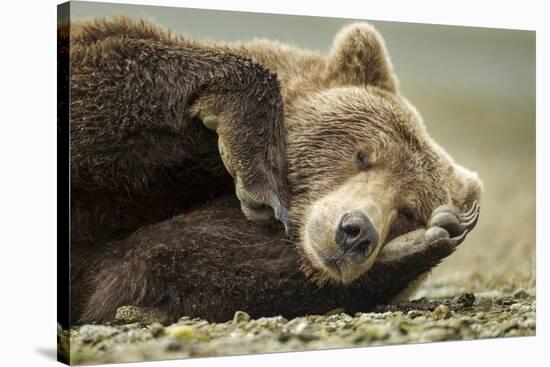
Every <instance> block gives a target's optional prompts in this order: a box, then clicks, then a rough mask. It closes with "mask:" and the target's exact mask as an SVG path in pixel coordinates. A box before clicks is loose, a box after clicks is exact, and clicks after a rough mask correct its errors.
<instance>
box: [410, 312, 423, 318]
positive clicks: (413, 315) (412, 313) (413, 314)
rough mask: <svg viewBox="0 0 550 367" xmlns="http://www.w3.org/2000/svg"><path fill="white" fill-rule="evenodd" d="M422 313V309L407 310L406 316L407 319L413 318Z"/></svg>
mask: <svg viewBox="0 0 550 367" xmlns="http://www.w3.org/2000/svg"><path fill="white" fill-rule="evenodd" d="M422 315H423V313H422V311H418V310H410V311H409V312H407V317H408V318H409V319H414V318H416V317H418V316H422Z"/></svg>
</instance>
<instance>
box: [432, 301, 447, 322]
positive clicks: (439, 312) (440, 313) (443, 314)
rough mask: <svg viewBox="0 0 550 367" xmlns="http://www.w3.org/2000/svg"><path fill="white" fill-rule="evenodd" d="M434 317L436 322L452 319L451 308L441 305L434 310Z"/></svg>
mask: <svg viewBox="0 0 550 367" xmlns="http://www.w3.org/2000/svg"><path fill="white" fill-rule="evenodd" d="M432 317H433V318H434V319H435V320H443V319H448V318H450V317H451V309H450V308H449V306H445V305H439V306H437V307H436V308H435V310H433V312H432Z"/></svg>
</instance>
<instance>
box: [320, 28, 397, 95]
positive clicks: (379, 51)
mask: <svg viewBox="0 0 550 367" xmlns="http://www.w3.org/2000/svg"><path fill="white" fill-rule="evenodd" d="M327 77H328V79H329V80H330V81H331V82H335V83H336V84H337V85H355V86H360V85H365V86H366V85H375V86H377V87H380V88H382V89H385V90H387V91H389V92H392V93H393V92H396V91H397V88H398V84H397V78H396V77H395V74H394V72H393V66H392V64H391V61H390V58H389V55H388V52H387V50H386V46H385V44H384V40H383V39H382V36H380V34H379V33H378V31H376V29H374V27H372V26H371V25H369V24H367V23H354V24H351V25H348V26H346V27H344V28H343V29H342V30H341V31H340V32H339V33H338V34H337V35H336V37H335V39H334V44H333V46H332V50H331V51H330V55H329V59H328V65H327Z"/></svg>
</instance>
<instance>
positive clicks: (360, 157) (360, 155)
mask: <svg viewBox="0 0 550 367" xmlns="http://www.w3.org/2000/svg"><path fill="white" fill-rule="evenodd" d="M355 162H356V163H357V167H358V168H359V169H360V170H363V171H364V170H366V169H368V168H369V166H370V164H369V162H368V160H367V156H366V155H365V153H364V152H363V151H361V150H360V151H358V152H357V153H356V154H355Z"/></svg>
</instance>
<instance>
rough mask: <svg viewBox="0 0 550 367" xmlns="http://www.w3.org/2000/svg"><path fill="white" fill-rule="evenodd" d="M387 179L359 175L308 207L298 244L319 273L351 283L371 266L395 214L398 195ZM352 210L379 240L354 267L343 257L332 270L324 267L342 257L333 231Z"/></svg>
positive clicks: (341, 251) (387, 177)
mask: <svg viewBox="0 0 550 367" xmlns="http://www.w3.org/2000/svg"><path fill="white" fill-rule="evenodd" d="M390 179H391V177H390V176H389V175H385V174H384V172H383V171H378V172H376V171H373V172H370V173H367V172H362V173H359V174H357V175H355V176H353V177H351V178H350V179H349V180H348V181H346V182H345V183H344V184H342V185H341V186H340V187H338V189H336V190H335V191H334V192H332V193H330V194H328V195H326V196H324V197H323V198H321V199H320V200H317V201H316V202H315V203H314V204H313V205H312V206H311V208H310V209H309V210H308V214H307V215H306V217H307V222H306V224H305V227H304V228H303V229H302V233H301V242H302V244H303V249H304V252H305V254H306V256H307V257H308V258H309V259H311V260H312V264H313V266H315V267H316V268H317V269H318V270H319V271H321V272H325V273H326V274H327V275H328V276H329V277H331V278H332V279H335V280H337V281H341V282H343V283H350V282H351V281H353V280H355V279H356V278H357V277H359V276H360V275H361V274H363V273H364V272H366V271H367V270H368V269H369V268H370V267H371V266H372V264H373V263H374V261H375V259H376V257H377V256H378V252H379V250H380V248H381V247H382V244H383V243H384V239H385V237H386V235H387V233H388V231H389V228H390V225H391V223H393V220H394V218H395V215H396V210H395V208H394V197H395V195H396V194H397V192H393V191H392V190H391V189H390V190H388V189H387V187H388V186H391V182H390ZM352 210H360V211H361V212H362V213H365V214H366V215H367V217H368V218H369V219H370V221H371V222H372V224H373V225H374V227H375V229H376V231H377V232H378V234H379V241H378V243H376V244H374V246H375V248H374V250H373V251H372V253H371V254H370V256H369V257H368V258H367V259H366V261H364V262H363V263H361V264H355V263H354V262H352V261H351V260H350V259H349V258H347V257H343V258H341V260H339V261H337V263H336V266H337V269H334V268H332V267H329V266H327V265H326V259H328V258H340V257H341V256H342V254H343V252H344V251H343V250H342V248H340V246H338V245H337V244H336V242H335V236H336V230H337V226H338V223H339V221H340V218H341V217H342V215H344V214H345V213H346V212H350V211H352Z"/></svg>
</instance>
